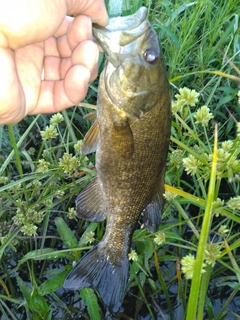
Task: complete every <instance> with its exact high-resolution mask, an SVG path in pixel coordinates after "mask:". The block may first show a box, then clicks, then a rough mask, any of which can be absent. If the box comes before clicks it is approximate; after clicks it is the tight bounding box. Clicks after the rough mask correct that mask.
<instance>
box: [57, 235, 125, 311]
mask: <svg viewBox="0 0 240 320" xmlns="http://www.w3.org/2000/svg"><path fill="white" fill-rule="evenodd" d="M104 248H106V245H105V244H104V241H102V242H100V243H99V244H98V245H97V246H95V247H94V248H93V249H91V250H90V251H88V252H87V253H86V254H85V255H84V256H83V258H82V259H80V261H79V262H78V263H77V264H76V265H75V267H74V268H73V269H72V270H71V272H70V273H69V274H68V276H67V277H66V279H65V282H64V285H63V287H64V288H66V289H70V290H78V289H82V288H89V287H91V288H93V289H96V290H98V292H99V294H100V296H101V298H102V300H103V302H104V304H105V306H106V307H107V309H108V311H109V312H110V313H113V314H114V313H116V312H118V310H119V308H120V307H121V305H122V301H123V298H124V294H125V290H126V285H127V279H128V269H129V261H128V257H127V254H125V257H123V258H122V259H120V258H119V257H114V258H111V256H109V252H107V250H106V249H104Z"/></svg>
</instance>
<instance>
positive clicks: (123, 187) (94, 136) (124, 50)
mask: <svg viewBox="0 0 240 320" xmlns="http://www.w3.org/2000/svg"><path fill="white" fill-rule="evenodd" d="M93 34H94V37H95V38H96V40H97V42H98V44H99V46H100V47H101V48H102V49H103V50H104V53H105V56H106V64H105V66H104V69H103V71H102V73H101V75H100V80H99V88H98V97H97V107H96V114H95V116H94V115H91V116H90V118H91V119H92V120H94V123H93V125H92V127H91V128H90V130H89V132H88V133H87V134H86V136H85V139H84V141H83V144H82V148H81V152H82V154H88V153H91V152H95V151H96V169H97V176H96V177H95V178H94V179H93V180H92V182H90V183H89V184H88V185H87V186H86V188H85V189H83V190H82V192H81V193H80V194H79V196H78V197H77V199H76V211H77V215H78V217H79V218H81V219H84V220H88V221H103V220H105V219H106V228H105V233H104V236H103V238H102V240H101V241H100V242H99V243H98V244H97V245H96V246H94V247H93V248H92V249H91V250H89V251H88V252H87V253H85V255H84V256H83V257H82V258H81V259H80V260H79V261H78V262H77V263H76V265H75V266H74V268H73V269H72V270H71V271H70V273H69V274H68V276H67V277H66V279H65V282H64V288H66V289H70V290H78V289H81V288H89V287H91V288H93V289H95V290H97V291H98V293H99V295H100V297H101V299H102V301H103V303H104V305H105V307H106V310H107V311H108V312H109V314H111V315H115V314H116V313H117V312H118V311H119V309H120V307H121V305H122V302H123V299H124V295H125V291H126V287H127V281H128V273H129V259H128V254H129V252H130V248H131V241H132V236H133V232H134V231H135V229H136V225H137V223H138V220H139V216H140V215H141V214H142V213H143V216H144V225H145V227H146V228H148V229H149V230H150V231H156V230H157V228H158V226H159V223H160V219H161V212H162V210H163V204H164V201H163V193H164V176H165V167H166V158H167V153H168V147H169V137H170V125H171V98H170V90H169V82H168V79H167V73H166V68H165V64H164V61H163V55H162V51H161V48H160V45H159V41H158V35H157V34H156V32H155V31H154V29H153V28H152V26H151V24H150V23H149V21H148V18H147V9H146V8H145V7H141V8H140V9H139V10H138V11H137V12H136V13H135V14H133V15H130V16H126V17H115V18H111V19H110V21H109V24H108V25H107V26H106V27H100V26H96V25H95V26H94V28H93Z"/></svg>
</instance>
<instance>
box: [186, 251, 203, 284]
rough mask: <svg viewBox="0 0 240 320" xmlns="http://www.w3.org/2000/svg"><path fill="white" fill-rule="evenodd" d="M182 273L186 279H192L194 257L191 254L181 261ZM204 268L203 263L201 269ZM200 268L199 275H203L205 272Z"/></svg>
mask: <svg viewBox="0 0 240 320" xmlns="http://www.w3.org/2000/svg"><path fill="white" fill-rule="evenodd" d="M181 265H182V272H183V273H184V275H185V278H186V279H192V277H193V271H194V266H195V257H194V256H193V255H192V254H188V255H187V256H185V257H183V258H182V259H181ZM205 267H206V264H205V263H203V268H205ZM203 268H202V270H201V273H204V272H205V270H204V269H203Z"/></svg>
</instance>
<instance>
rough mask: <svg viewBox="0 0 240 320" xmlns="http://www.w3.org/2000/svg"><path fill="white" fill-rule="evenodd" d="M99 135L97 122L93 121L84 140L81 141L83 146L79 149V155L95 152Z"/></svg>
mask: <svg viewBox="0 0 240 320" xmlns="http://www.w3.org/2000/svg"><path fill="white" fill-rule="evenodd" d="M99 135H100V128H99V123H98V120H95V122H94V124H93V125H92V126H91V128H90V129H89V131H88V132H87V134H86V135H85V138H84V140H83V144H82V147H81V154H89V153H91V152H95V151H96V149H97V145H98V141H99Z"/></svg>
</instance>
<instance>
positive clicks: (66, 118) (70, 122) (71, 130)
mask: <svg viewBox="0 0 240 320" xmlns="http://www.w3.org/2000/svg"><path fill="white" fill-rule="evenodd" d="M62 115H63V117H64V120H65V123H66V125H67V128H68V132H69V135H70V137H71V139H72V141H73V142H74V143H77V138H76V135H75V133H74V130H73V127H72V121H71V120H70V119H69V117H68V113H67V111H66V110H63V111H62Z"/></svg>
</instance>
